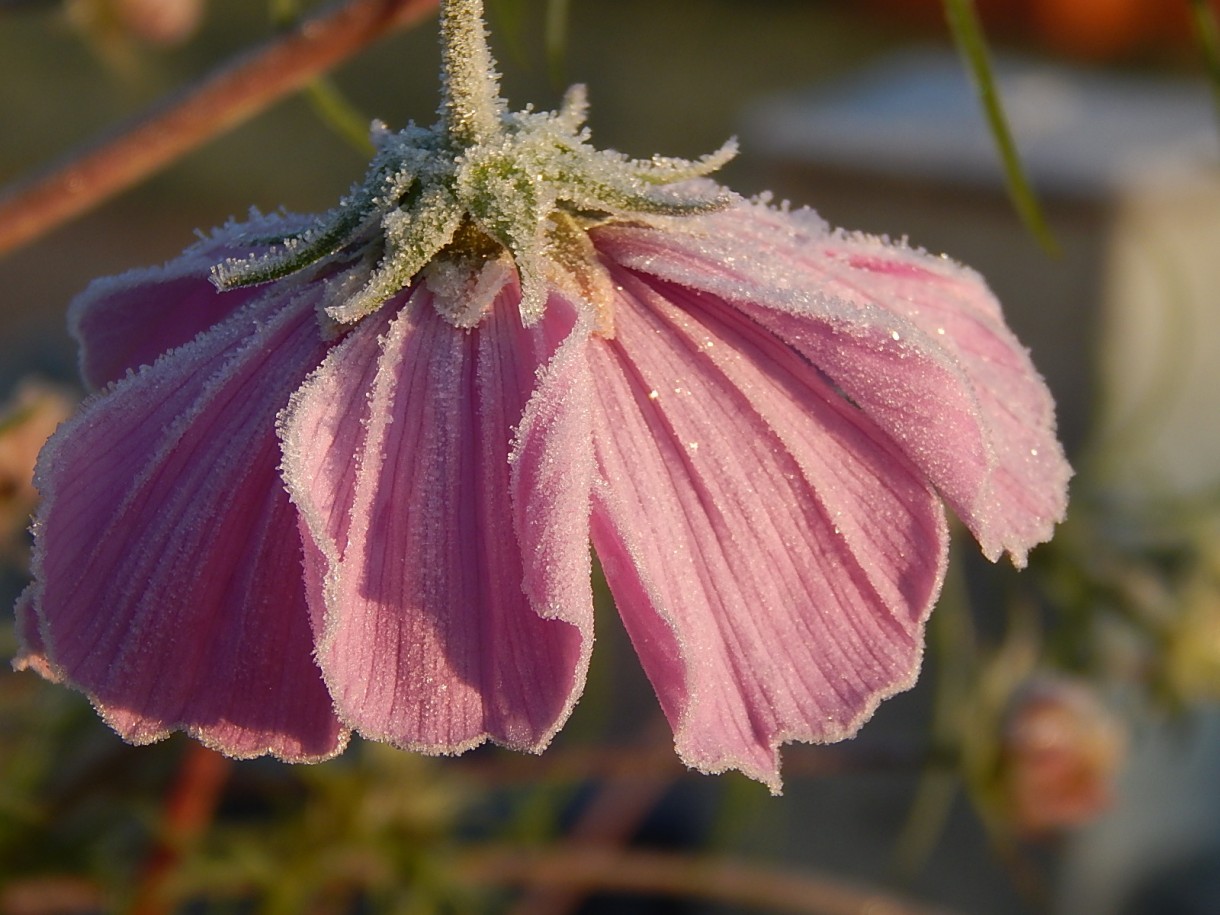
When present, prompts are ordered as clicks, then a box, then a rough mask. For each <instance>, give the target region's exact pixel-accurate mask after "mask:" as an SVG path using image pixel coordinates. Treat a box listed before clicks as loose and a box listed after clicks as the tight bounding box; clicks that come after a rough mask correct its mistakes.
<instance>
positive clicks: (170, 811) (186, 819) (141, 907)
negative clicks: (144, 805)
mask: <svg viewBox="0 0 1220 915" xmlns="http://www.w3.org/2000/svg"><path fill="white" fill-rule="evenodd" d="M231 766H232V764H231V762H230V761H229V760H228V759H226V758H225V757H223V756H221V755H220V754H219V753H217V752H216V751H215V750H209V749H208V748H207V747H205V746H202V745H200V744H197V743H193V742H192V743H191V744H189V745H187V747H186V750H185V751H184V755H183V757H182V763H181V767H180V768H179V770H178V774H177V778H176V779H175V780H174V783H173V785H172V786H171V788H170V791H169V794H168V795H167V796H166V798H165V804H164V807H163V810H162V823H161V835H160V836H159V837H158V839H157V841H156V843H155V844H154V845H153V848H152V850H151V852H150V854H149V856H148V858H147V860H146V861H145V862H144V873H143V876H142V877H141V880H140V883H139V886H138V887H137V890H136V898H135V901H134V903H133V904H132V906H131V912H132V915H163V913H169V912H171V911H173V907H172V906H171V904H170V902H169V900H167V899H164V898H163V897H162V893H163V892H164V890H165V887H166V884H167V882H168V881H169V879H170V878H171V877H172V876H173V874H174V871H175V870H176V869H177V868H178V866H179V865H180V864H181V862H182V859H183V856H184V854H185V853H186V851H187V850H188V849H190V848H191V847H192V846H194V845H195V844H196V843H197V842H198V841H199V840H200V839H201V838H202V837H203V835H204V833H206V832H207V830H208V827H209V826H210V825H211V823H212V816H213V814H215V812H216V805H217V804H218V803H219V802H220V795H221V793H222V792H223V791H224V786H225V781H226V780H227V779H228V776H229V770H230V768H231Z"/></svg>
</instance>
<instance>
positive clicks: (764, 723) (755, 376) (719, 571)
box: [591, 269, 947, 790]
mask: <svg viewBox="0 0 1220 915" xmlns="http://www.w3.org/2000/svg"><path fill="white" fill-rule="evenodd" d="M615 280H616V282H617V283H618V284H619V285H620V286H621V287H622V288H623V290H624V292H623V295H622V297H621V298H620V300H619V301H618V303H617V305H616V308H615V327H616V336H615V338H614V339H613V340H612V341H608V342H603V343H601V344H600V345H595V346H594V347H592V350H593V352H592V355H591V361H592V365H593V370H594V376H595V377H596V378H597V381H598V383H597V386H596V388H595V392H596V403H595V420H594V442H595V449H596V454H597V460H598V465H599V468H600V470H601V473H602V476H603V477H604V479H605V485H604V486H600V487H595V488H594V506H593V524H592V533H593V543H594V546H595V548H596V550H597V554H598V557H599V559H600V560H601V562H602V564H603V567H604V568H605V572H606V578H607V581H608V582H609V584H610V587H611V590H612V591H613V593H614V596H615V599H616V601H617V603H618V607H619V612H620V614H621V615H622V618H623V621H624V623H625V625H626V627H627V629H628V631H629V633H630V634H631V637H632V641H633V643H634V644H635V647H636V650H637V652H638V653H639V656H640V659H641V661H642V663H643V665H644V668H645V670H646V672H647V673H648V676H649V677H650V679H651V680H652V683H653V686H654V687H655V688H656V690H657V694H658V696H659V698H660V700H661V704H662V707H663V708H664V709H665V712H666V714H667V716H668V717H669V719H670V722H671V724H672V725H673V727H674V733H675V741H676V745H677V749H678V752H679V753H680V755H681V756H682V758H683V760H684V761H685V762H686V763H687V764H688V765H691V766H693V767H695V768H697V769H700V770H702V771H706V772H720V771H723V770H726V769H731V768H734V769H740V770H741V771H743V772H745V773H746V774H748V775H750V776H752V777H754V778H757V779H759V780H761V781H763V782H765V783H766V784H768V785H770V786H771V787H772V789H773V790H778V787H779V759H778V752H777V748H778V746H779V745H780V744H781V743H784V742H787V741H792V740H803V741H833V740H839V739H842V738H845V737H848V736H850V735H851V734H852V733H854V732H855V731H856V729H857V728H858V727H859V726H860V725H861V724H862V723H863V721H864V720H865V719H866V718H868V716H869V715H870V714H871V713H872V711H873V709H874V708H875V707H876V705H877V704H878V702H880V700H881V699H883V698H885V697H887V696H889V695H892V694H893V693H895V692H897V691H899V690H902V689H905V688H907V687H909V686H910V685H911V684H912V683H913V682H914V678H915V676H916V673H917V669H918V666H919V659H920V656H921V651H922V631H923V624H924V620H925V619H926V617H927V614H928V613H929V611H930V610H931V606H932V603H933V601H934V600H935V598H936V595H937V593H938V591H939V588H940V583H941V580H942V576H943V572H944V567H945V561H946V550H947V531H946V527H945V522H944V516H943V511H942V510H941V507H940V502H939V500H938V499H937V498H936V495H935V494H934V493H933V492H931V490H930V489H929V488H928V486H927V484H926V482H925V481H924V480H923V478H922V476H921V474H920V473H919V472H918V471H917V470H916V468H914V467H913V466H912V465H911V463H910V462H909V461H908V460H907V459H906V458H905V457H904V456H903V455H902V453H901V452H900V451H898V450H897V449H896V448H895V447H894V446H893V444H892V443H891V441H890V440H889V438H888V436H886V435H885V434H884V433H882V432H881V431H880V430H879V429H877V428H876V427H875V426H873V424H872V423H871V422H869V421H868V419H867V418H866V417H865V416H864V415H863V414H861V413H860V412H859V411H856V410H854V409H852V408H851V407H850V405H848V404H847V403H846V401H844V400H843V399H842V398H841V397H840V396H838V395H837V394H836V393H835V391H834V390H833V389H832V388H831V387H830V386H828V385H827V384H826V383H824V382H823V381H821V380H820V378H819V377H818V375H817V373H816V372H815V371H813V370H811V369H810V367H809V366H808V364H807V363H806V362H805V361H804V360H803V359H802V358H801V357H800V356H799V355H798V354H796V353H795V352H794V351H792V350H791V349H790V348H788V347H787V346H785V345H784V344H783V343H781V342H780V341H779V340H778V339H776V338H775V337H774V336H772V335H770V334H769V333H767V332H766V331H765V330H762V329H761V328H759V327H758V326H757V325H756V324H755V323H754V322H753V321H751V320H750V319H749V318H747V317H746V316H744V315H742V314H740V313H739V312H737V311H736V310H735V309H733V308H732V307H731V306H729V305H727V304H726V303H724V302H723V301H721V300H719V299H717V298H716V297H714V296H711V295H708V294H705V293H696V292H689V291H682V290H678V289H674V288H668V289H665V291H664V293H663V294H659V293H658V288H663V287H664V286H665V284H662V283H659V282H656V281H654V284H653V285H651V286H650V285H649V284H646V283H645V282H643V281H641V280H640V279H638V278H636V277H634V276H632V275H630V274H629V273H627V272H626V271H624V270H621V269H620V270H616V271H615ZM654 287H655V288H654Z"/></svg>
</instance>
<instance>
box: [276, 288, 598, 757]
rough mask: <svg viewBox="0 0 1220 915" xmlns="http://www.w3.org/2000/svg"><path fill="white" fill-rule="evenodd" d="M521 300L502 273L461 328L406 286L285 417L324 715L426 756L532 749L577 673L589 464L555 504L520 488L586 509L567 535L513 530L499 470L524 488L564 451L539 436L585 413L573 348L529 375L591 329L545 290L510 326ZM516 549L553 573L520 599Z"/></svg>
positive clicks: (570, 693) (565, 439)
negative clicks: (325, 689)
mask: <svg viewBox="0 0 1220 915" xmlns="http://www.w3.org/2000/svg"><path fill="white" fill-rule="evenodd" d="M518 297H519V294H518V293H517V292H516V286H515V284H513V285H512V286H509V287H506V289H505V291H504V292H503V293H502V294H501V295H500V297H499V299H498V301H497V302H496V304H495V305H494V306H493V308H492V309H491V311H490V313H489V314H488V315H487V317H486V318H485V319H484V321H483V322H482V323H480V324H479V325H478V327H476V328H474V329H472V330H463V329H460V328H456V327H454V326H453V325H452V324H450V323H448V322H447V321H446V320H445V319H444V318H443V317H442V316H441V315H440V314H439V313H438V312H437V310H436V309H435V308H434V307H432V303H431V293H430V292H428V291H427V290H426V289H419V290H416V291H415V292H414V293H413V294H412V296H411V298H410V299H409V300H408V301H406V302H405V303H403V304H401V306H400V308H399V309H398V311H397V314H396V315H394V316H393V319H392V321H391V322H390V323H389V325H388V329H385V330H384V332H381V330H380V328H377V327H374V326H373V325H371V324H370V325H369V327H368V328H367V329H366V328H365V327H364V326H360V327H358V328H357V329H356V330H355V331H354V332H353V334H352V336H351V338H350V339H349V341H348V342H347V343H345V344H344V346H343V347H340V348H337V349H336V350H335V351H334V353H332V356H331V358H329V359H327V360H326V362H325V363H323V365H322V366H321V368H319V370H318V371H317V372H316V373H315V374H314V375H313V376H312V378H311V379H310V380H309V382H308V383H307V384H306V385H305V386H304V387H303V388H302V390H301V391H300V392H299V393H298V394H297V395H296V396H295V397H294V398H293V401H292V404H291V406H290V408H289V409H288V410H287V411H286V412H285V415H284V416H283V417H282V420H281V435H282V437H283V439H284V453H285V478H286V480H287V482H288V485H289V488H290V491H291V493H292V498H293V499H294V501H295V502H296V503H297V505H298V506H299V507H300V509H301V514H302V517H303V518H304V519H305V521H306V523H307V525H308V530H309V534H310V536H311V538H312V539H313V541H314V543H315V550H316V555H317V556H318V558H319V559H320V560H321V566H320V571H321V572H322V573H323V574H322V575H321V576H319V579H320V580H321V583H322V585H323V588H324V595H323V597H324V608H323V610H324V620H323V623H324V626H323V629H322V630H321V632H320V633H319V641H318V648H317V656H318V659H319V663H320V664H321V666H322V669H323V671H324V674H325V676H326V681H327V683H328V685H329V687H330V690H331V693H332V695H333V696H334V698H335V702H336V707H337V708H338V710H339V713H340V715H341V716H342V717H343V719H344V720H345V721H346V722H347V723H348V724H350V725H351V726H352V727H354V728H357V729H358V730H359V731H360V732H361V733H363V734H364V735H366V736H368V737H370V738H373V739H378V740H386V741H389V742H392V743H395V744H397V745H400V746H403V747H406V748H409V749H412V750H416V751H420V752H429V753H457V752H462V751H463V750H465V749H468V748H470V747H472V746H475V745H477V744H479V743H482V742H483V741H485V740H487V739H491V740H494V741H496V742H498V743H501V744H504V745H507V746H511V747H516V748H521V749H532V750H538V749H541V748H542V747H544V746H545V745H546V744H547V742H549V740H550V738H551V736H552V735H553V734H554V733H555V731H556V730H557V729H558V728H559V726H560V725H561V724H562V722H563V720H564V719H565V718H566V717H567V715H568V713H569V711H570V710H571V707H572V704H573V703H574V701H575V698H576V696H577V695H578V694H579V692H580V690H581V687H582V685H583V681H584V674H585V668H586V666H587V664H588V655H589V648H590V645H591V640H592V630H591V626H592V619H591V614H592V597H591V593H590V585H589V554H588V536H587V516H588V483H587V480H588V478H589V475H590V473H591V470H588V469H586V470H585V471H584V478H585V481H586V482H585V484H584V489H583V492H579V491H578V490H579V486H580V483H579V478H580V471H579V470H576V471H574V472H573V473H574V476H573V477H572V478H570V479H565V480H564V481H563V482H564V483H566V484H568V485H570V486H572V487H573V489H572V490H571V491H570V492H569V493H567V494H566V496H565V495H553V494H552V495H549V496H548V495H547V494H543V495H539V496H537V498H536V499H534V501H533V502H531V498H533V496H532V494H531V493H530V492H525V493H524V495H522V494H521V492H520V488H519V491H518V494H519V495H521V496H522V497H521V499H520V500H519V504H522V503H523V504H524V506H525V507H526V508H527V510H528V509H529V508H531V507H533V506H534V505H535V503H537V505H538V506H539V508H540V510H542V511H555V510H556V509H557V507H558V508H562V509H563V510H568V509H569V508H571V507H573V506H579V505H580V504H581V503H583V508H582V509H581V510H580V511H579V513H578V516H577V518H575V519H571V520H569V521H568V522H567V523H568V527H569V529H570V530H571V531H572V533H573V537H572V538H570V539H567V538H565V539H564V540H563V541H561V542H551V541H546V542H543V541H544V540H545V532H543V533H542V534H539V533H537V532H535V531H534V530H533V528H532V527H531V524H530V523H528V522H527V523H524V524H522V523H520V522H519V521H517V522H514V517H516V516H515V515H514V503H513V501H512V498H511V496H510V492H511V488H512V480H511V479H510V477H515V478H517V479H518V480H525V481H526V486H525V489H527V490H528V489H529V488H530V481H532V480H535V479H539V478H541V477H545V476H547V474H548V473H550V471H549V470H546V469H539V468H538V467H537V466H536V465H537V464H538V463H539V462H550V463H552V464H555V463H561V462H563V461H566V460H569V455H567V454H561V453H559V451H558V450H557V449H558V448H559V447H563V446H566V445H569V444H571V442H572V439H571V437H570V436H568V435H563V434H560V435H559V436H558V445H557V446H556V447H551V446H549V445H548V444H547V439H548V436H549V432H548V429H549V428H551V427H552V426H553V427H554V428H556V429H560V430H565V429H570V427H571V422H570V421H569V417H567V416H564V414H565V413H566V411H568V410H577V411H578V410H579V397H573V398H570V405H569V404H567V403H563V402H561V400H560V398H562V397H563V396H564V394H565V393H567V392H568V389H569V387H570V384H571V380H570V376H571V375H572V374H573V373H572V371H570V370H569V369H568V368H567V366H569V365H570V364H571V360H570V357H568V356H566V355H565V358H563V359H561V358H559V357H558V356H556V357H555V360H554V361H555V366H553V367H552V369H550V370H548V372H547V380H545V381H542V382H539V381H538V380H537V379H536V377H535V373H536V371H537V370H538V369H539V367H540V366H542V365H544V364H545V363H546V361H547V360H548V358H550V357H551V356H552V355H554V353H555V350H556V348H557V347H560V348H562V347H561V344H560V341H563V340H565V339H567V338H569V337H573V335H575V334H578V333H579V334H587V330H581V329H580V328H577V329H576V330H573V329H572V317H571V309H570V308H567V307H565V306H564V303H563V302H562V301H561V300H559V299H558V298H556V297H553V298H552V306H551V307H549V308H548V311H547V315H546V317H544V318H543V319H542V320H541V321H540V322H539V324H538V325H537V326H535V327H534V328H531V329H528V330H527V329H524V328H523V327H522V326H521V323H520V319H519V317H518V315H517V298H518ZM393 310H394V309H392V308H390V307H388V306H387V307H383V308H382V309H381V311H382V312H387V313H392V312H393ZM565 314H566V315H567V316H566V317H565ZM373 320H374V318H370V319H366V323H367V322H369V321H373ZM375 346H376V347H378V348H379V350H380V352H379V353H374V352H373V349H374V347H375ZM572 346H575V343H571V344H569V347H572ZM567 352H569V351H565V353H567ZM577 374H578V373H577ZM552 376H553V378H552ZM535 387H538V392H537V394H535V396H536V397H538V396H541V397H543V398H544V399H545V400H546V403H545V404H544V406H542V407H535V408H532V410H531V415H537V416H539V417H541V418H540V419H538V420H535V421H533V422H532V423H531V424H530V429H529V430H527V431H526V432H524V433H523V438H524V441H523V442H519V443H518V448H517V453H518V460H517V466H516V467H515V468H510V465H509V453H510V444H511V442H512V440H513V427H514V425H515V424H516V423H518V422H519V421H520V420H521V417H522V415H523V414H524V413H525V412H526V410H527V403H528V402H529V400H530V397H531V394H533V393H534V391H535ZM544 392H545V393H544ZM555 412H558V413H559V414H560V416H559V418H558V419H554V420H553V421H551V422H548V420H551V418H552V414H554V413H555ZM571 415H573V416H576V417H577V420H576V421H579V412H578V413H577V414H571ZM353 417H356V418H357V419H356V421H353ZM586 422H587V421H586ZM585 429H586V432H585V438H586V439H587V438H588V433H587V424H586V426H585ZM585 450H586V452H588V451H589V450H590V449H589V447H588V445H587V444H586V446H585ZM571 459H572V460H573V461H574V462H575V463H579V461H580V455H579V454H575V455H571ZM586 463H590V464H591V456H590V458H589V459H587V461H586ZM539 485H540V486H541V485H545V484H543V483H542V482H541V481H540V483H539ZM580 519H584V520H580ZM525 555H528V558H529V562H530V563H535V562H539V561H541V562H544V563H546V564H547V566H546V570H545V571H542V572H535V573H531V575H530V576H529V580H528V591H529V593H528V595H527V593H526V590H523V588H525V587H526V585H527V583H526V581H525V580H524V572H523V556H525Z"/></svg>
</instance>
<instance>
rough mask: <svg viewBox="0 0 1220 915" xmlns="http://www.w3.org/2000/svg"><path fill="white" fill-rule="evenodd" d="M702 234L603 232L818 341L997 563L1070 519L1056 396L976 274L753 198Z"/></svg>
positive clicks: (627, 255)
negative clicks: (1065, 518) (1066, 516)
mask: <svg viewBox="0 0 1220 915" xmlns="http://www.w3.org/2000/svg"><path fill="white" fill-rule="evenodd" d="M684 225H685V226H686V229H687V231H674V230H671V231H661V230H653V229H639V228H612V229H605V230H600V234H599V235H598V244H599V247H601V248H603V250H606V251H607V252H608V253H609V254H610V255H611V256H612V257H614V258H615V259H616V260H618V261H619V262H621V263H624V264H626V265H628V266H630V267H632V268H633V269H637V270H640V271H642V272H644V273H648V274H651V275H653V276H657V277H661V278H664V279H667V280H670V281H672V282H675V283H677V284H679V285H682V286H685V287H688V288H694V289H703V290H707V291H710V292H713V293H714V294H716V295H718V296H719V297H721V298H724V299H726V300H727V301H732V302H733V303H734V304H735V305H737V306H738V307H739V308H741V309H742V310H743V311H744V312H746V313H748V314H749V315H750V316H751V317H752V318H754V319H755V320H756V321H758V322H759V323H760V324H762V325H764V326H766V327H768V328H770V329H771V330H772V331H773V332H774V333H776V334H777V335H778V336H780V337H781V338H782V339H784V340H785V341H787V342H788V343H789V344H790V345H792V346H794V347H796V348H797V349H799V350H800V351H801V352H802V353H804V354H805V355H806V356H807V357H808V358H809V359H810V360H811V361H812V362H813V363H814V364H815V365H816V366H817V367H818V368H819V369H821V370H822V371H823V372H825V373H826V375H827V376H829V377H830V378H831V379H832V380H833V381H834V383H835V384H836V386H838V387H839V388H840V389H841V390H842V391H843V392H844V393H845V394H846V395H847V396H848V397H849V398H850V399H851V400H852V402H853V403H855V404H856V405H857V406H859V407H860V408H861V409H862V410H864V411H865V412H866V413H868V414H869V416H870V417H871V418H872V419H873V420H874V421H875V422H876V423H877V424H878V425H879V426H880V427H881V428H883V429H885V431H886V432H888V433H889V434H890V435H891V436H893V438H894V440H895V441H897V442H898V443H899V444H900V445H901V446H902V447H903V449H904V450H905V451H906V453H907V454H908V456H909V457H910V458H911V459H912V460H913V461H914V462H915V464H916V465H917V466H918V467H919V468H920V469H921V470H922V471H923V472H924V473H925V474H927V476H928V478H929V479H930V480H931V481H932V483H933V485H935V486H936V487H937V489H938V490H939V491H940V493H941V495H942V496H943V497H944V498H945V500H946V501H947V502H948V503H949V504H950V505H951V506H952V507H953V509H954V511H955V512H957V514H958V515H959V516H960V517H961V518H962V520H963V521H964V522H965V523H966V524H967V526H969V527H970V529H971V530H972V531H973V533H974V534H975V536H976V537H977V538H978V540H979V543H980V545H981V546H982V549H983V552H984V553H985V554H986V555H987V556H988V557H990V558H991V559H996V558H998V557H999V556H1000V554H1001V553H1003V552H1005V551H1007V552H1009V553H1010V554H1011V556H1012V558H1013V560H1014V562H1015V563H1016V564H1017V565H1023V564H1024V562H1025V557H1026V554H1027V552H1028V551H1029V549H1030V548H1031V547H1033V546H1034V545H1035V544H1037V543H1039V542H1041V541H1044V540H1046V539H1048V538H1049V537H1050V535H1051V532H1052V529H1053V527H1054V525H1055V523H1056V522H1058V521H1059V520H1062V517H1063V515H1064V511H1065V508H1066V500H1067V480H1068V477H1069V476H1070V475H1071V470H1070V468H1069V467H1068V465H1067V462H1066V460H1065V459H1064V456H1063V451H1062V448H1061V446H1060V445H1059V443H1058V441H1057V439H1056V437H1055V425H1054V407H1053V404H1052V401H1051V398H1050V394H1049V392H1048V391H1047V389H1046V386H1045V384H1044V383H1043V381H1042V379H1041V377H1040V376H1039V375H1038V373H1037V371H1036V370H1035V369H1034V367H1033V365H1032V364H1031V362H1030V360H1029V356H1028V354H1027V353H1026V352H1025V350H1024V349H1023V348H1022V347H1021V345H1020V344H1019V343H1018V342H1017V340H1016V338H1015V337H1013V335H1012V333H1011V332H1010V331H1009V330H1008V329H1007V327H1006V326H1005V325H1004V323H1003V320H1002V317H1001V315H1000V310H999V305H998V304H997V303H996V301H995V298H994V297H993V296H992V295H991V293H990V292H989V291H988V290H987V288H986V286H985V285H984V284H983V282H982V280H981V279H980V278H979V277H978V276H977V275H976V274H974V273H973V272H971V271H969V270H966V269H964V268H961V267H958V266H956V265H954V264H952V263H950V262H948V261H946V260H944V259H943V258H934V257H931V256H929V255H926V254H923V253H921V252H916V251H911V250H908V249H905V248H902V247H899V246H895V245H890V244H886V243H883V242H881V241H878V240H876V239H871V238H867V237H863V236H848V235H844V234H840V233H834V232H831V231H830V230H828V229H827V227H826V225H825V223H823V222H821V221H820V220H819V219H817V217H816V216H814V215H813V214H809V213H782V212H777V211H775V210H772V209H769V208H767V207H765V206H762V205H759V204H745V203H741V204H739V205H738V206H736V207H734V208H732V209H730V210H727V211H725V212H723V213H719V214H714V215H710V216H707V217H702V218H701V219H700V220H699V221H698V223H696V221H693V220H692V221H689V223H684Z"/></svg>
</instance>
